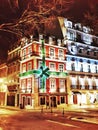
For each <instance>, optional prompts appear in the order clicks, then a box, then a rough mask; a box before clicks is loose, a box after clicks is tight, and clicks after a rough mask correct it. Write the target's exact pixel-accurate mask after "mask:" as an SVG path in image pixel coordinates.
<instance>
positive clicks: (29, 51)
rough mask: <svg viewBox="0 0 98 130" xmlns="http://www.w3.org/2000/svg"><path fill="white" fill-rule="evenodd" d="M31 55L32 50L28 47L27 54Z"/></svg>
mask: <svg viewBox="0 0 98 130" xmlns="http://www.w3.org/2000/svg"><path fill="white" fill-rule="evenodd" d="M31 53H32V48H31V46H29V47H28V54H31Z"/></svg>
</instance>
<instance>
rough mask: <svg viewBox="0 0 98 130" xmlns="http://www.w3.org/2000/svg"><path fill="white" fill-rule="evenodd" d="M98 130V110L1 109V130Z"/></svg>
mask: <svg viewBox="0 0 98 130" xmlns="http://www.w3.org/2000/svg"><path fill="white" fill-rule="evenodd" d="M56 129H57V130H71V129H73V130H92V129H94V130H97V129H98V110H97V109H81V110H80V111H59V110H54V111H53V112H52V113H51V111H50V110H45V111H40V110H39V111H32V110H31V111H26V110H12V109H6V108H0V130H56Z"/></svg>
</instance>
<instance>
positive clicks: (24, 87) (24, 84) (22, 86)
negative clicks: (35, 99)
mask: <svg viewBox="0 0 98 130" xmlns="http://www.w3.org/2000/svg"><path fill="white" fill-rule="evenodd" d="M21 89H22V92H25V91H26V80H25V79H24V80H22V84H21Z"/></svg>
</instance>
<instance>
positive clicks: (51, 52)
mask: <svg viewBox="0 0 98 130" xmlns="http://www.w3.org/2000/svg"><path fill="white" fill-rule="evenodd" d="M54 56H55V54H54V48H50V58H54Z"/></svg>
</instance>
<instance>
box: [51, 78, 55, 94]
mask: <svg viewBox="0 0 98 130" xmlns="http://www.w3.org/2000/svg"><path fill="white" fill-rule="evenodd" d="M55 91H56V79H54V78H53V79H50V92H55Z"/></svg>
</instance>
